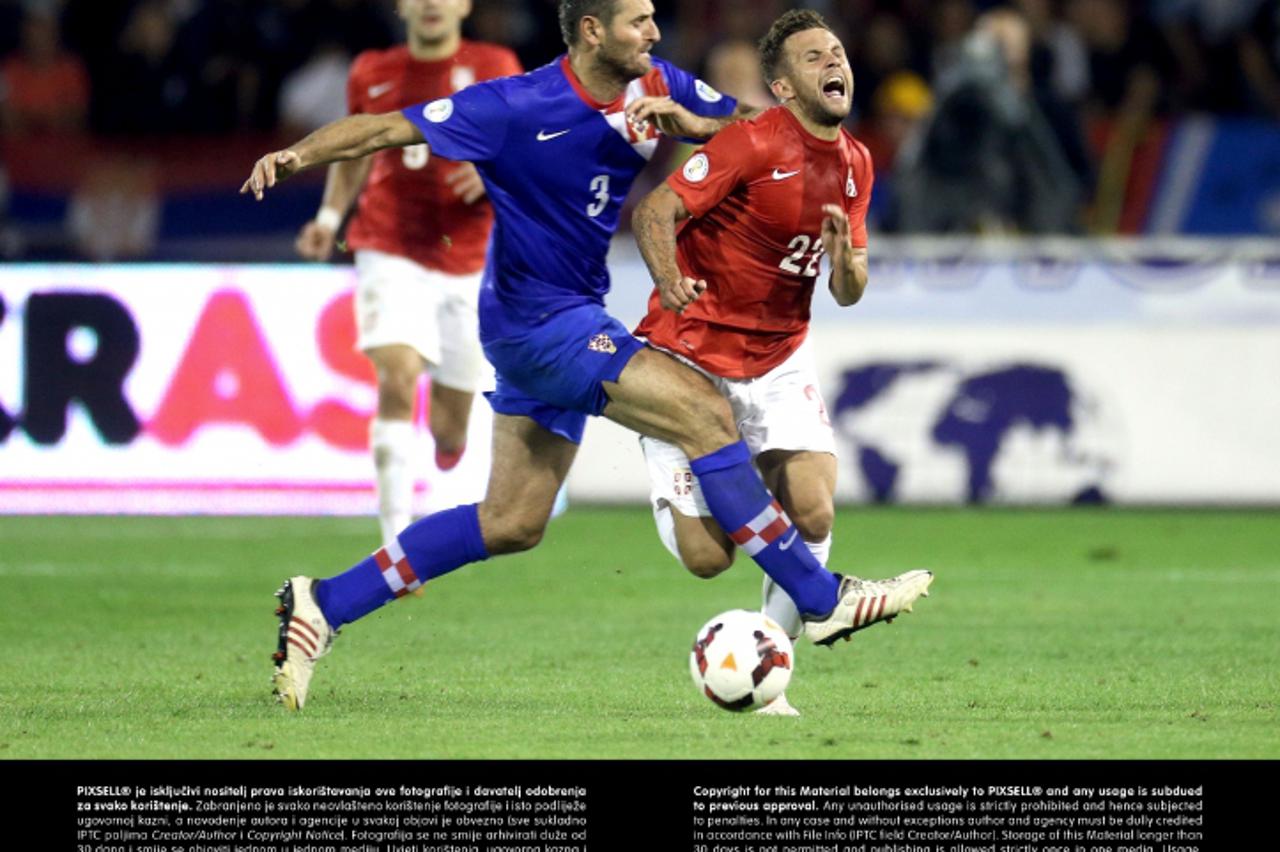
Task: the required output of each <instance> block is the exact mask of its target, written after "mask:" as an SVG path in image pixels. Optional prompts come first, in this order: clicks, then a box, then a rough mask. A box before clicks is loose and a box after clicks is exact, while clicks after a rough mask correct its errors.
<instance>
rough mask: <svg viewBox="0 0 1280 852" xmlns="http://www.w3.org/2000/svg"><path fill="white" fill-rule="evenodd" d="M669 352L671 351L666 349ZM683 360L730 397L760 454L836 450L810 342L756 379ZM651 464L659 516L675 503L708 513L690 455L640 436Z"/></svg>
mask: <svg viewBox="0 0 1280 852" xmlns="http://www.w3.org/2000/svg"><path fill="white" fill-rule="evenodd" d="M663 351H666V350H663ZM669 354H672V355H674V357H675V358H677V359H678V360H680V361H683V362H684V363H686V364H689V366H691V367H693V368H694V369H695V370H697V371H698V372H700V373H702V374H703V375H705V376H707V378H709V379H711V381H712V382H713V383H714V384H715V386H716V389H717V390H719V391H720V393H722V394H724V396H725V397H726V398H727V399H728V400H729V407H730V408H731V409H732V410H733V419H734V421H735V422H736V423H737V424H738V432H739V433H740V434H741V435H742V440H743V441H745V442H746V444H747V448H748V449H749V450H750V451H751V457H752V458H755V457H756V456H758V455H760V454H761V453H763V452H765V451H767V450H791V451H809V452H815V453H830V454H831V455H833V456H834V455H835V454H836V439H835V433H834V432H833V431H832V429H831V420H830V418H828V417H827V406H826V404H825V403H824V402H823V401H822V393H821V392H820V391H819V390H818V378H817V371H816V370H815V369H814V364H813V349H812V347H811V346H810V344H809V341H808V340H805V342H804V343H802V344H800V348H799V349H797V350H796V351H795V352H793V353H792V355H791V357H790V358H788V359H787V360H786V361H783V362H782V363H781V364H779V365H778V366H777V367H774V368H773V369H772V370H770V371H769V372H767V373H765V374H764V375H763V376H759V377H758V378H754V379H725V378H721V377H719V376H713V375H711V374H710V373H708V372H707V371H706V370H703V369H702V368H701V367H698V366H697V365H696V364H692V363H690V362H689V361H688V359H686V358H682V357H681V356H680V355H678V354H675V353H669ZM640 447H641V448H642V449H643V450H644V458H645V462H646V463H647V464H648V466H649V499H650V501H651V502H652V504H653V510H654V513H655V515H656V514H657V513H658V512H659V511H661V510H662V509H663V508H665V507H666V506H668V505H670V506H674V507H675V509H676V510H677V511H679V512H680V514H682V515H685V516H687V517H704V518H705V517H709V516H710V515H711V512H710V511H709V510H708V509H707V504H706V501H705V500H703V499H702V489H701V488H699V487H698V480H697V478H696V477H695V476H694V475H693V471H691V470H690V469H689V459H688V458H687V457H686V456H685V454H684V452H682V451H681V450H680V448H679V447H676V446H675V445H673V444H668V443H666V442H665V441H659V440H657V439H656V438H645V437H642V438H641V439H640Z"/></svg>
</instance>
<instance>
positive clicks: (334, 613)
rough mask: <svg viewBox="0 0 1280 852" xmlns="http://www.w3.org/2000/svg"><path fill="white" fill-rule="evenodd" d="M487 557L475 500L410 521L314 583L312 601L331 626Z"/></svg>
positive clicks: (367, 611) (368, 611)
mask: <svg viewBox="0 0 1280 852" xmlns="http://www.w3.org/2000/svg"><path fill="white" fill-rule="evenodd" d="M488 558H489V551H488V550H487V549H486V548H485V545H484V537H483V536H482V535H481V533H480V515H479V512H478V510H477V506H476V504H474V503H473V504H471V505H468V506H458V507H456V508H453V509H446V510H445V511H443V512H436V513H435V514H434V515H428V516H427V517H425V518H422V519H420V520H418V521H415V522H413V523H412V524H410V525H409V526H407V527H405V529H404V530H403V531H401V533H400V535H398V536H397V537H396V540H395V541H393V542H390V543H389V544H387V546H386V547H382V548H379V549H378V550H377V551H375V552H374V553H373V555H372V556H370V557H369V558H368V559H364V560H361V561H360V562H359V563H357V564H356V565H355V566H354V567H352V568H351V569H350V570H348V571H346V572H344V573H342V574H339V575H338V576H336V577H331V578H330V579H328V580H321V581H320V582H319V583H317V584H316V587H315V595H316V604H317V605H318V606H319V607H320V611H321V612H322V613H324V617H325V620H326V621H328V622H329V626H331V627H333V628H335V629H336V628H338V627H341V626H342V625H344V624H350V623H351V622H353V621H355V620H356V619H358V618H363V617H364V616H366V615H368V614H369V613H371V612H373V611H374V610H375V609H378V608H379V607H381V606H384V605H386V604H388V603H390V602H391V601H393V600H395V599H396V598H398V597H403V596H404V595H407V594H409V593H410V592H412V591H415V590H416V589H418V587H420V586H421V585H422V584H423V583H425V582H427V581H428V580H432V579H435V578H436V577H439V576H441V575H443V574H448V573H449V572H450V571H453V570H454V569H456V568H461V567H462V566H463V565H467V564H469V563H471V562H480V561H482V560H485V559H488Z"/></svg>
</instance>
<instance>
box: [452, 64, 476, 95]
mask: <svg viewBox="0 0 1280 852" xmlns="http://www.w3.org/2000/svg"><path fill="white" fill-rule="evenodd" d="M475 81H476V69H474V68H472V67H471V66H470V65H455V66H453V70H452V71H450V72H449V85H451V86H453V90H454V91H455V92H461V91H462V90H463V89H465V88H466V87H467V86H470V85H471V84H472V83H474V82H475Z"/></svg>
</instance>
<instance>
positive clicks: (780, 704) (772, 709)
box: [756, 692, 800, 716]
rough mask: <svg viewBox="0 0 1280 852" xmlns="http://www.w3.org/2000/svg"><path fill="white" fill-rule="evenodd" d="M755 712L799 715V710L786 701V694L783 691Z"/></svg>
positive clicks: (770, 714) (771, 714) (764, 714)
mask: <svg viewBox="0 0 1280 852" xmlns="http://www.w3.org/2000/svg"><path fill="white" fill-rule="evenodd" d="M756 714H757V715H759V716H799V715H800V711H799V710H797V709H796V708H794V707H792V706H791V702H790V701H787V694H786V693H785V692H783V693H781V694H780V695H778V697H777V698H775V699H773V700H772V701H770V702H769V703H768V704H766V705H764V706H763V707H761V708H760V709H759V710H757V711H756Z"/></svg>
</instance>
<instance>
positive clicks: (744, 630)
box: [689, 609, 794, 711]
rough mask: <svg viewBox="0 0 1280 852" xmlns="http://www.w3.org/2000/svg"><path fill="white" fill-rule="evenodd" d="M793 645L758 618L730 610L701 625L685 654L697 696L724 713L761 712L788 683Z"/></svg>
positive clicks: (769, 621) (781, 632)
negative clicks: (698, 694) (690, 648)
mask: <svg viewBox="0 0 1280 852" xmlns="http://www.w3.org/2000/svg"><path fill="white" fill-rule="evenodd" d="M793 658H794V653H793V652H792V650H791V640H790V639H788V638H787V632H786V631H785V630H783V629H782V628H781V627H780V626H779V625H778V624H777V623H776V622H774V621H773V619H771V618H769V617H768V616H766V615H765V614H764V613H762V612H751V611H749V610H745V609H732V610H729V611H728V612H722V613H720V614H719V615H717V616H716V617H715V618H713V619H711V620H710V621H708V622H707V623H706V624H704V625H702V629H701V630H699V631H698V635H697V636H695V637H694V641H693V650H692V651H690V652H689V674H691V675H693V684H694V686H696V687H697V688H698V691H699V692H701V693H702V694H703V695H705V696H707V698H710V699H711V700H712V701H714V702H715V703H716V704H718V705H719V706H721V707H723V708H724V709H726V710H734V711H744V710H755V709H756V708H758V707H763V706H765V705H766V704H768V703H769V702H770V701H772V700H773V699H775V698H777V697H778V696H779V695H781V694H782V691H783V690H784V689H786V688H787V682H788V681H789V680H791V665H792V663H791V661H792V659H793Z"/></svg>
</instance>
